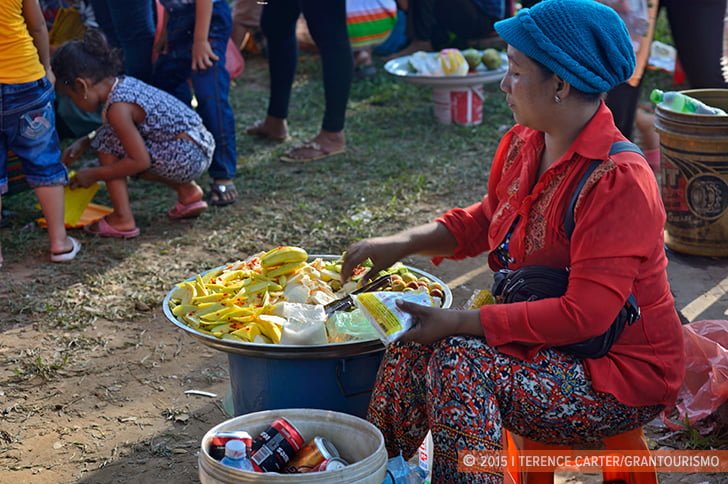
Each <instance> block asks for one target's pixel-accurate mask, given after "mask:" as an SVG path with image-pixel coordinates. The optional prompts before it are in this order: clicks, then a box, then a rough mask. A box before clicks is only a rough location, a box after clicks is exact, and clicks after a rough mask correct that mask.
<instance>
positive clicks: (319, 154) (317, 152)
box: [281, 141, 346, 163]
mask: <svg viewBox="0 0 728 484" xmlns="http://www.w3.org/2000/svg"><path fill="white" fill-rule="evenodd" d="M303 150H309V151H310V152H311V154H310V155H309V156H296V153H297V152H298V153H300V152H301V151H303ZM344 152H346V148H340V149H338V150H333V151H326V150H325V149H324V148H323V147H322V146H321V145H320V144H318V143H316V142H315V141H309V142H308V143H304V144H302V145H301V146H297V147H296V148H293V149H292V150H291V151H289V152H288V153H286V154H285V155H283V156H281V161H282V162H284V163H307V162H309V161H317V160H323V159H324V158H328V157H329V156H334V155H340V154H341V153H344Z"/></svg>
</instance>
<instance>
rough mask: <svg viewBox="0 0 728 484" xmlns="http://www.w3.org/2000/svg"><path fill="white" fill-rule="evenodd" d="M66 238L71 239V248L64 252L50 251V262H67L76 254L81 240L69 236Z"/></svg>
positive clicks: (79, 248)
mask: <svg viewBox="0 0 728 484" xmlns="http://www.w3.org/2000/svg"><path fill="white" fill-rule="evenodd" d="M68 240H70V241H71V250H69V251H66V252H51V262H68V261H72V260H73V259H74V258H75V257H76V254H78V252H79V251H80V250H81V242H79V241H78V240H76V239H74V238H73V237H69V238H68Z"/></svg>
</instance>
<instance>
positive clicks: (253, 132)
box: [245, 121, 288, 141]
mask: <svg viewBox="0 0 728 484" xmlns="http://www.w3.org/2000/svg"><path fill="white" fill-rule="evenodd" d="M245 134H247V135H248V136H257V137H258V138H263V139H269V140H271V141H285V140H287V139H288V135H287V134H286V135H283V136H273V135H271V134H270V133H266V132H265V131H264V130H263V121H258V122H257V123H255V124H254V125H253V126H251V127H249V128H248V129H246V130H245Z"/></svg>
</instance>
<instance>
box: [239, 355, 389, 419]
mask: <svg viewBox="0 0 728 484" xmlns="http://www.w3.org/2000/svg"><path fill="white" fill-rule="evenodd" d="M383 354H384V348H383V347H382V346H381V345H379V349H377V350H376V351H374V352H373V353H369V354H363V355H358V356H351V357H348V358H315V359H310V358H309V359H296V360H288V359H286V360H281V359H273V358H265V357H264V358H251V357H247V356H241V355H235V354H228V361H229V362H230V384H231V388H232V397H233V405H234V408H235V415H244V414H247V413H251V412H258V411H261V410H276V409H281V408H318V409H322V410H333V411H336V412H343V413H348V414H351V415H356V416H357V417H362V418H364V417H365V416H366V413H367V406H368V405H369V398H370V397H371V393H372V387H373V386H374V380H375V378H376V376H377V370H378V368H379V363H380V362H381V360H382V355H383Z"/></svg>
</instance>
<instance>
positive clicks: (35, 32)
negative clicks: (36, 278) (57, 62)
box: [0, 0, 81, 262]
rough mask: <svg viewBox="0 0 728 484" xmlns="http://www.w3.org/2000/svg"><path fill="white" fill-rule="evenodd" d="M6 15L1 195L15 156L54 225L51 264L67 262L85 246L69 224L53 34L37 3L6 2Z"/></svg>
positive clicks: (0, 28)
mask: <svg viewBox="0 0 728 484" xmlns="http://www.w3.org/2000/svg"><path fill="white" fill-rule="evenodd" d="M0 12H3V14H2V15H0V195H2V194H3V193H6V192H7V191H8V177H7V163H8V155H7V152H8V150H12V151H13V152H14V153H15V154H16V155H17V156H18V158H20V160H21V161H22V163H23V172H24V174H25V178H26V180H27V182H28V185H30V186H31V187H32V188H33V190H34V191H35V194H36V196H37V197H38V200H39V202H40V206H41V209H42V210H43V215H44V217H45V219H46V221H47V222H48V237H49V239H50V259H51V261H52V262H67V261H70V260H73V258H74V257H76V254H78V251H79V250H80V249H81V244H80V243H79V242H78V241H77V240H76V239H74V238H73V237H69V236H68V235H67V234H66V228H65V226H64V224H63V212H64V207H63V186H64V185H67V184H68V171H67V170H66V167H65V165H64V164H63V163H62V162H61V149H60V145H59V142H58V134H57V133H56V126H55V114H54V111H53V100H54V98H55V93H54V90H53V83H54V81H55V79H54V77H53V72H52V71H51V68H50V53H49V47H48V30H47V29H46V24H45V20H44V18H43V14H42V12H41V10H40V6H39V5H38V1H37V0H0ZM0 261H2V256H0Z"/></svg>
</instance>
